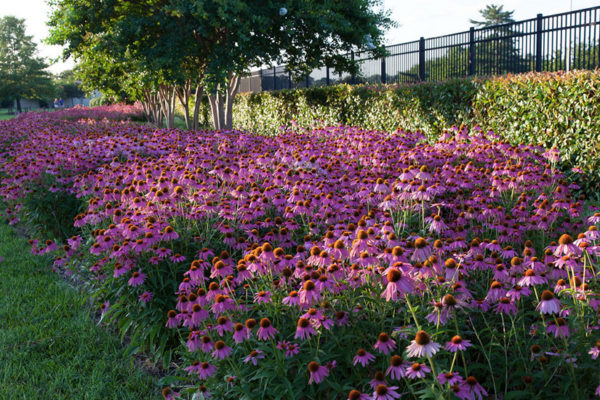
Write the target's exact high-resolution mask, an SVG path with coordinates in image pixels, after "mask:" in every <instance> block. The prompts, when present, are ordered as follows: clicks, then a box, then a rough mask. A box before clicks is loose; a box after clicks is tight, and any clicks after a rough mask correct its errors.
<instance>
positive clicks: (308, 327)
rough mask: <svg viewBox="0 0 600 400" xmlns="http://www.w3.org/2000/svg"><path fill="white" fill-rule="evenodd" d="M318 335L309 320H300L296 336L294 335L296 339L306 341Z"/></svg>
mask: <svg viewBox="0 0 600 400" xmlns="http://www.w3.org/2000/svg"><path fill="white" fill-rule="evenodd" d="M316 334H317V332H316V331H315V330H314V328H313V326H312V324H311V322H310V320H309V319H308V318H300V319H298V324H297V326H296V334H295V335H294V339H303V340H306V339H308V338H310V337H311V336H313V335H316Z"/></svg>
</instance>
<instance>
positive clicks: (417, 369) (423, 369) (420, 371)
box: [406, 363, 431, 379]
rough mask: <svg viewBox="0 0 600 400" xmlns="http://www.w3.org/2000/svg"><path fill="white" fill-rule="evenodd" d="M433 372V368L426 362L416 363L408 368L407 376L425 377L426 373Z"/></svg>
mask: <svg viewBox="0 0 600 400" xmlns="http://www.w3.org/2000/svg"><path fill="white" fill-rule="evenodd" d="M430 372H431V369H429V367H428V366H427V365H425V364H421V363H414V364H412V365H411V366H410V367H408V368H406V377H407V378H408V379H417V378H425V374H428V373H430Z"/></svg>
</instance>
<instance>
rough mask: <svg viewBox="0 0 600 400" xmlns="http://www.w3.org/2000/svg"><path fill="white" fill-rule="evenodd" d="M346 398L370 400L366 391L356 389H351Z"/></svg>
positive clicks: (350, 399) (348, 399) (349, 399)
mask: <svg viewBox="0 0 600 400" xmlns="http://www.w3.org/2000/svg"><path fill="white" fill-rule="evenodd" d="M346 400H372V398H371V396H370V395H368V394H366V393H361V392H359V391H358V390H356V389H353V390H351V391H350V393H348V398H347V399H346Z"/></svg>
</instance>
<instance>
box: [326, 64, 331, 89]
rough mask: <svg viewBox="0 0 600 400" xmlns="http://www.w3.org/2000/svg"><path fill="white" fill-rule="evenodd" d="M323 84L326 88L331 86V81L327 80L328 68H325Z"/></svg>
mask: <svg viewBox="0 0 600 400" xmlns="http://www.w3.org/2000/svg"><path fill="white" fill-rule="evenodd" d="M325 83H326V84H327V86H329V85H331V81H330V80H329V67H325Z"/></svg>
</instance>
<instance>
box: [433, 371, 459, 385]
mask: <svg viewBox="0 0 600 400" xmlns="http://www.w3.org/2000/svg"><path fill="white" fill-rule="evenodd" d="M437 379H438V382H440V384H441V385H445V384H446V383H448V384H449V385H450V386H452V385H460V384H461V383H463V382H464V379H463V378H462V376H460V375H459V374H457V373H456V372H446V373H445V374H439V375H438V376H437Z"/></svg>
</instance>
